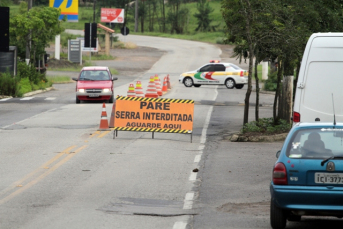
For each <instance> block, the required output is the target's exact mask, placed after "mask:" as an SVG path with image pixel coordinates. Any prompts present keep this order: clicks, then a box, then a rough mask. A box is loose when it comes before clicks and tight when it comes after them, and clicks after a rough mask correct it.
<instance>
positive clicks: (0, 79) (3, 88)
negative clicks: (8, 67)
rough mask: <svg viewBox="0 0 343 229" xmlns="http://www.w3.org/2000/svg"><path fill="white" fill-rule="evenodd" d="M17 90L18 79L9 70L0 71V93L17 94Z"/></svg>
mask: <svg viewBox="0 0 343 229" xmlns="http://www.w3.org/2000/svg"><path fill="white" fill-rule="evenodd" d="M18 92H19V85H18V79H17V78H16V77H13V76H12V75H11V74H10V73H9V72H6V73H0V95H8V96H17V94H18Z"/></svg>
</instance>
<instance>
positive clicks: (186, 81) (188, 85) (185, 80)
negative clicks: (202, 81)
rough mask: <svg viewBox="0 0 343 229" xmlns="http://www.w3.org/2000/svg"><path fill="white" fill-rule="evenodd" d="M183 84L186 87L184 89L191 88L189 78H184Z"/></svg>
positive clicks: (191, 82) (191, 81)
mask: <svg viewBox="0 0 343 229" xmlns="http://www.w3.org/2000/svg"><path fill="white" fill-rule="evenodd" d="M183 84H184V85H185V86H186V87H192V86H193V80H192V79H191V78H189V77H186V78H185V79H184V80H183Z"/></svg>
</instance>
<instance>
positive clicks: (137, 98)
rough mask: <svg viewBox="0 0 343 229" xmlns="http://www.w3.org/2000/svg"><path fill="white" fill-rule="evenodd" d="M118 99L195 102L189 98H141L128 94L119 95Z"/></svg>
mask: <svg viewBox="0 0 343 229" xmlns="http://www.w3.org/2000/svg"><path fill="white" fill-rule="evenodd" d="M118 100H126V101H145V102H166V103H190V104H192V103H194V100H189V99H164V98H141V97H127V96H117V101H118Z"/></svg>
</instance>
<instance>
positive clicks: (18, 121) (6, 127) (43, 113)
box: [0, 108, 57, 130]
mask: <svg viewBox="0 0 343 229" xmlns="http://www.w3.org/2000/svg"><path fill="white" fill-rule="evenodd" d="M53 110H57V108H52V109H50V110H47V111H44V112H42V113H39V114H36V115H34V116H32V117H29V118H26V119H23V120H21V121H18V122H15V123H12V124H10V125H8V126H4V127H1V128H0V130H1V129H6V128H8V127H10V126H13V125H16V124H19V123H21V122H24V121H26V120H29V119H31V118H35V117H37V116H39V115H41V114H44V113H48V112H50V111H53Z"/></svg>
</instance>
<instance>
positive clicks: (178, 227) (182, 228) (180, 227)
mask: <svg viewBox="0 0 343 229" xmlns="http://www.w3.org/2000/svg"><path fill="white" fill-rule="evenodd" d="M186 227H187V222H183V221H178V222H176V223H175V224H174V226H173V229H186Z"/></svg>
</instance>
